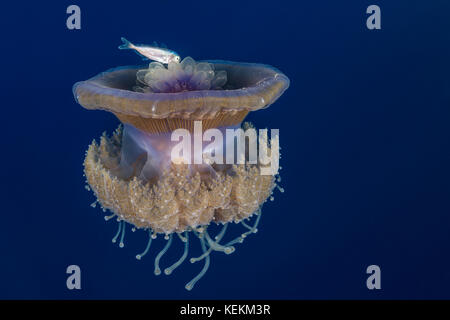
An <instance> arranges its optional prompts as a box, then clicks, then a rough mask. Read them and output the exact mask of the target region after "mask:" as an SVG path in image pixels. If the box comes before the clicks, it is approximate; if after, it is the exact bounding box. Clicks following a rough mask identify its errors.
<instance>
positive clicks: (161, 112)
mask: <svg viewBox="0 0 450 320" xmlns="http://www.w3.org/2000/svg"><path fill="white" fill-rule="evenodd" d="M288 86H289V79H288V78H287V77H286V76H285V75H284V74H283V73H281V72H280V71H279V70H277V69H275V68H274V67H271V66H268V65H263V64H255V63H237V62H230V61H221V60H212V61H198V62H197V61H195V60H194V59H192V58H190V57H187V58H185V59H183V60H182V61H181V62H178V61H172V62H170V63H169V64H168V65H164V64H161V63H159V62H151V63H150V64H149V65H148V66H125V67H118V68H114V69H110V70H108V71H105V72H103V73H100V74H99V75H97V76H94V77H93V78H91V79H88V80H86V81H81V82H77V83H76V84H75V85H74V87H73V93H74V97H75V99H76V101H77V102H78V103H79V104H80V105H81V106H83V107H84V108H86V109H89V110H104V111H108V112H112V113H113V114H114V115H115V116H116V117H117V118H118V119H119V120H120V122H121V124H120V125H119V127H118V129H117V130H116V131H115V132H113V133H112V134H111V135H107V134H106V133H104V134H103V135H102V136H101V137H100V140H99V142H96V141H95V140H94V141H93V142H92V144H91V145H90V146H89V148H88V150H87V152H86V157H85V160H84V174H85V177H86V182H87V184H86V188H87V189H88V190H92V191H93V192H94V194H95V196H96V198H97V200H96V201H95V202H94V203H93V204H92V206H93V207H95V206H96V205H97V204H99V205H100V206H101V208H102V209H103V212H106V211H107V210H109V211H110V213H108V214H107V215H106V216H105V220H110V219H114V220H116V221H117V233H116V234H115V236H114V237H113V239H112V242H113V243H116V242H117V243H118V244H119V247H124V239H125V233H126V229H127V226H131V230H132V231H135V230H136V229H142V230H144V231H145V232H147V233H148V242H147V244H146V245H145V247H144V250H143V251H142V253H139V254H137V255H136V259H138V260H141V259H142V258H144V256H145V255H146V254H148V253H149V252H150V249H151V245H152V241H154V240H155V239H157V237H158V235H161V236H162V237H163V238H164V240H163V241H166V242H165V245H164V247H163V249H162V250H161V251H160V252H159V253H157V254H156V257H155V260H154V273H155V275H159V274H161V266H160V262H161V260H162V258H163V256H164V255H165V253H166V252H167V251H168V250H169V249H170V247H171V245H172V244H173V242H175V241H178V240H179V241H180V242H181V243H182V246H183V247H184V251H183V254H182V255H181V257H180V258H179V260H177V261H175V262H173V263H172V264H171V265H169V266H168V267H166V268H165V269H164V273H165V274H166V275H169V274H171V273H172V272H173V271H174V270H175V269H176V268H177V267H179V266H180V265H181V264H182V263H183V262H184V261H185V260H186V259H187V257H188V255H189V249H190V246H191V245H192V242H193V240H198V241H199V243H200V247H201V250H202V254H201V255H200V256H194V257H191V258H190V259H189V261H190V262H191V263H196V262H202V263H203V267H202V269H201V270H200V273H199V274H198V275H196V276H195V277H194V278H192V280H191V281H189V282H188V283H187V284H186V286H185V288H186V289H187V290H191V289H192V288H193V287H194V285H195V284H196V283H197V281H198V280H199V279H200V278H201V277H202V276H203V275H204V274H205V272H206V271H207V270H208V267H209V265H210V256H211V253H212V252H220V253H224V254H231V253H232V252H234V251H235V247H236V245H237V244H239V243H242V242H243V241H244V240H245V239H246V238H247V237H248V236H249V235H251V234H253V233H256V232H257V230H258V229H257V227H258V223H259V221H260V218H261V215H262V210H261V208H262V205H263V204H264V203H265V202H266V201H267V200H268V199H273V198H272V193H273V191H274V188H275V187H278V188H279V189H280V191H282V188H281V187H280V186H279V185H277V181H278V182H279V179H280V178H279V174H278V173H274V174H269V175H267V174H266V175H263V174H261V166H262V165H261V164H260V163H258V162H257V163H250V162H249V161H247V160H244V162H243V163H242V162H241V163H236V164H227V163H225V164H223V163H222V164H219V163H214V161H213V162H207V163H202V164H189V163H185V162H180V163H174V161H172V160H173V159H171V157H170V151H171V149H172V148H173V146H174V143H175V142H174V141H173V140H172V138H171V136H172V133H173V132H174V131H175V130H177V129H180V128H181V129H184V130H187V131H188V132H194V131H195V125H196V123H198V122H200V123H201V126H202V129H203V130H207V129H217V130H219V131H221V132H224V131H225V130H226V129H229V128H232V129H236V128H241V127H243V128H244V129H248V128H251V125H248V124H246V125H244V124H243V120H244V118H245V117H246V116H247V114H248V113H249V112H251V111H255V110H258V109H263V108H267V107H268V106H270V105H271V104H272V103H274V102H275V101H276V100H277V99H278V98H279V97H280V96H281V95H282V93H283V92H284V91H285V90H286V89H287V88H288ZM226 148H231V147H230V146H225V147H224V149H223V150H225V149H226ZM270 149H271V146H270V144H268V145H267V150H268V151H269V152H270ZM202 152H203V153H204V154H206V152H205V148H204V145H202ZM231 223H233V224H234V225H236V224H239V225H240V226H239V228H241V230H243V231H242V233H240V235H239V236H238V237H235V238H234V239H228V240H227V241H225V240H224V239H225V238H226V232H227V228H228V227H229V224H231ZM212 224H215V225H218V227H216V228H219V229H220V231H218V232H217V234H215V235H213V234H210V233H211V232H210V229H211V228H210V226H211V225H212ZM219 229H218V230H219Z"/></svg>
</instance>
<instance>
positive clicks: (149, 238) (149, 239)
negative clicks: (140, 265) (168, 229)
mask: <svg viewBox="0 0 450 320" xmlns="http://www.w3.org/2000/svg"><path fill="white" fill-rule="evenodd" d="M152 240H153V238H152V230H151V229H148V242H147V246H146V247H145V250H144V252H142V253H140V254H137V255H136V259H138V260H141V259H142V257H144V256H145V255H146V254H147V252H148V250H149V249H150V246H151V244H152Z"/></svg>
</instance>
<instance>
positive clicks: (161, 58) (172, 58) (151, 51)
mask: <svg viewBox="0 0 450 320" xmlns="http://www.w3.org/2000/svg"><path fill="white" fill-rule="evenodd" d="M121 40H122V42H123V44H122V45H120V46H119V49H132V50H136V52H137V53H138V54H140V55H141V56H142V57H144V58H146V59H150V60H154V61H158V62H161V63H164V64H168V63H169V62H180V56H179V55H178V53H176V52H175V51H172V50H169V49H165V48H159V47H154V46H149V45H145V44H139V45H134V44H132V43H131V42H130V41H128V40H127V39H125V38H121Z"/></svg>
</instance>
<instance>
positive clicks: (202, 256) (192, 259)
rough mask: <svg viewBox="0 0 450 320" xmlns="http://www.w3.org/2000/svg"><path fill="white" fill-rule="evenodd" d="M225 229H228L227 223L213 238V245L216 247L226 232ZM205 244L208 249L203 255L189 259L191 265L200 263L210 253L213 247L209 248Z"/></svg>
mask: <svg viewBox="0 0 450 320" xmlns="http://www.w3.org/2000/svg"><path fill="white" fill-rule="evenodd" d="M227 227H228V223H225V224H224V226H223V227H222V230H220V232H219V233H218V234H217V236H215V237H214V239H215V240H216V241H215V243H216V244H217V245H219V242H220V240H222V238H223V236H224V235H225V231H226V230H227ZM207 244H208V246H209V249H208V250H207V251H206V252H205V253H203V254H202V255H201V256H199V257H197V258H191V259H190V262H191V263H194V262H197V261H200V260H202V259H204V258H206V257H207V256H208V255H209V254H210V253H211V251H212V250H213V247H211V246H210V245H209V243H207Z"/></svg>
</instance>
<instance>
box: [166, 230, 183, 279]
mask: <svg viewBox="0 0 450 320" xmlns="http://www.w3.org/2000/svg"><path fill="white" fill-rule="evenodd" d="M184 234H185V237H186V238H182V237H181V236H180V235H178V236H179V237H180V239H181V241H182V242H184V252H183V255H182V256H181V258H180V259H178V261H177V262H175V263H174V264H173V265H171V266H170V267H168V268H166V269H165V270H164V273H165V274H166V275H169V274H171V273H172V272H173V270H175V269H176V268H178V266H179V265H180V264H182V263H183V261H184V260H185V259H186V257H187V255H188V251H189V234H188V233H187V231H185V232H184Z"/></svg>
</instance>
